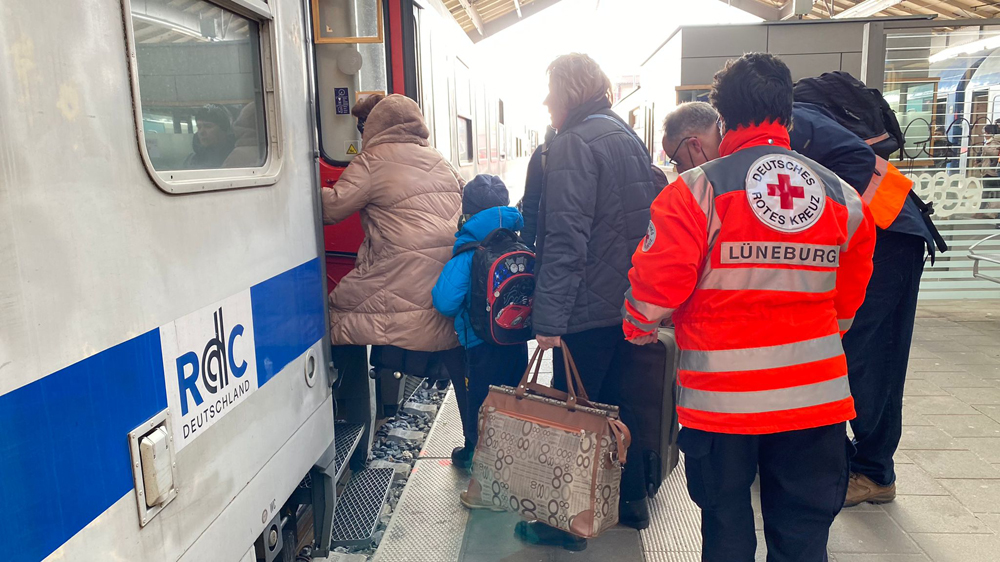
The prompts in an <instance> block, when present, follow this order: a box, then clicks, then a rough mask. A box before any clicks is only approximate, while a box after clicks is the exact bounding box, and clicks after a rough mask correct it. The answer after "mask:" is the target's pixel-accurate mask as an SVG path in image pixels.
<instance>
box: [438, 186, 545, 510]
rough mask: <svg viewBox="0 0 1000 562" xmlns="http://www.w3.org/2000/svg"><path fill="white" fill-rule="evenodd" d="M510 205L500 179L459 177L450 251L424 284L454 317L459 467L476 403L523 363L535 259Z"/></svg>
mask: <svg viewBox="0 0 1000 562" xmlns="http://www.w3.org/2000/svg"><path fill="white" fill-rule="evenodd" d="M509 204H510V196H509V195H508V193H507V186H505V185H504V183H503V181H502V180H501V179H500V178H498V177H496V176H490V175H485V174H480V175H478V176H476V177H475V178H473V179H472V181H470V182H469V183H468V184H466V186H465V191H464V192H463V194H462V216H461V218H460V219H459V230H458V233H457V234H456V235H455V236H456V238H457V239H456V241H455V246H454V250H453V256H452V258H451V260H450V261H448V263H447V264H445V266H444V270H443V271H442V272H441V275H440V276H439V277H438V280H437V283H436V284H435V285H434V289H433V290H432V291H431V294H432V296H433V298H434V308H436V309H437V310H438V312H440V313H441V314H443V315H445V316H448V317H451V318H454V319H455V331H456V332H457V333H458V339H459V342H461V344H462V346H463V347H464V348H465V350H466V351H465V352H466V365H467V367H466V375H465V384H466V388H467V389H468V398H467V401H466V411H465V412H460V413H461V415H462V416H463V417H464V418H465V419H464V420H463V424H462V425H463V428H464V430H465V445H464V446H463V447H458V448H456V449H455V450H454V451H453V452H452V454H451V458H452V464H453V465H454V466H456V467H458V468H466V469H467V468H470V467H471V466H472V454H473V451H474V450H475V448H476V441H477V440H478V431H477V430H478V416H479V408H480V407H481V406H482V405H483V402H484V401H485V400H486V395H487V394H489V390H490V385H497V386H499V385H508V386H517V385H518V383H519V382H520V381H521V375H523V374H524V371H525V369H527V368H528V345H527V341H528V340H529V339H531V299H532V293H533V291H534V286H535V280H534V261H535V258H534V254H533V253H531V251H530V250H528V248H527V247H526V246H525V245H524V244H523V243H521V242H520V240H519V239H518V237H517V235H516V234H515V231H517V230H520V229H521V228H522V227H523V226H524V220H523V219H522V218H521V213H520V212H518V210H517V209H515V208H513V207H509V206H508V205H509ZM494 281H496V285H495V286H494V285H492V283H493V282H494ZM487 286H489V289H490V290H488V291H487V290H486V289H487ZM489 310H492V311H493V312H495V314H490V313H489V312H488V311H489ZM462 503H463V504H464V505H465V506H466V507H468V508H470V509H478V508H489V507H490V506H483V505H479V503H477V502H475V501H469V500H468V499H466V497H465V496H464V494H463V497H462Z"/></svg>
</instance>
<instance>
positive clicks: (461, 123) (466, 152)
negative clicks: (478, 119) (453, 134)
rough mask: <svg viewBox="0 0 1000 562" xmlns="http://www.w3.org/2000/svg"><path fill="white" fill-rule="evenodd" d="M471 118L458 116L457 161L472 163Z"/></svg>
mask: <svg viewBox="0 0 1000 562" xmlns="http://www.w3.org/2000/svg"><path fill="white" fill-rule="evenodd" d="M472 146H473V145H472V120H471V119H469V118H468V117H459V118H458V161H459V162H460V163H462V164H471V163H472Z"/></svg>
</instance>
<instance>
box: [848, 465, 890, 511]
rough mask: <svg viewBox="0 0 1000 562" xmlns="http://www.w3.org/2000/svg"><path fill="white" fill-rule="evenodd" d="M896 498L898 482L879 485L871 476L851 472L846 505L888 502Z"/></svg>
mask: <svg viewBox="0 0 1000 562" xmlns="http://www.w3.org/2000/svg"><path fill="white" fill-rule="evenodd" d="M894 499H896V483H895V482H893V483H892V484H889V485H888V486H879V485H878V484H876V483H875V482H874V481H872V479H871V478H868V477H867V476H865V475H863V474H858V473H856V472H852V473H851V481H850V482H849V483H848V484H847V498H846V499H844V507H854V506H856V505H858V504H859V503H863V502H868V503H888V502H891V501H892V500H894Z"/></svg>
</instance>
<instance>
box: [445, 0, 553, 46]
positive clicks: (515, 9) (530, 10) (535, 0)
mask: <svg viewBox="0 0 1000 562" xmlns="http://www.w3.org/2000/svg"><path fill="white" fill-rule="evenodd" d="M558 1H559V0H444V5H445V7H446V8H448V11H449V12H451V15H452V17H453V18H455V21H457V22H458V24H459V25H461V26H462V29H464V30H465V32H466V33H467V34H468V35H469V37H470V38H471V39H472V40H473V41H476V42H478V41H481V40H483V39H485V38H487V37H489V36H490V35H493V34H495V33H497V32H498V31H501V30H503V29H506V28H508V27H510V26H512V25H514V24H515V23H517V22H518V21H520V20H522V19H524V18H526V17H529V16H531V15H532V14H536V13H538V12H540V11H542V10H544V9H545V8H548V7H549V6H551V5H553V4H555V3H556V2H558Z"/></svg>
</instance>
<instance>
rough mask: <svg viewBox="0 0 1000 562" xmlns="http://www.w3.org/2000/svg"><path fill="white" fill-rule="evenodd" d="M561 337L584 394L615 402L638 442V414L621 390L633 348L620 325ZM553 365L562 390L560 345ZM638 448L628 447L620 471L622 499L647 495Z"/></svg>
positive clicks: (556, 382)
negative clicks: (626, 455)
mask: <svg viewBox="0 0 1000 562" xmlns="http://www.w3.org/2000/svg"><path fill="white" fill-rule="evenodd" d="M562 340H563V343H564V344H565V345H566V346H568V347H569V351H570V353H571V354H572V355H573V360H574V361H575V363H576V367H577V369H579V370H580V379H581V381H582V382H583V387H584V389H586V391H587V395H588V396H589V397H590V398H591V399H593V400H597V401H598V402H603V403H605V404H611V405H614V406H618V407H619V408H620V412H619V413H620V416H621V420H622V422H623V423H624V424H625V425H626V426H628V428H629V431H630V432H631V433H632V443H633V444H635V443H638V442H639V439H637V436H636V432H637V430H638V428H639V420H638V416H637V415H636V413H635V408H634V407H633V405H632V404H631V403H630V402H629V400H628V396H626V395H624V393H623V392H622V391H621V388H622V387H621V382H622V379H623V374H622V370H621V369H622V365H624V364H626V363H627V362H626V357H628V356H629V355H630V354H631V353H633V352H634V351H635V349H636V348H635V346H634V345H632V344H630V343H628V342H627V341H625V334H624V333H622V329H621V326H611V327H608V328H595V329H593V330H587V331H584V332H577V333H575V334H566V335H564V336H563V337H562ZM552 367H553V369H552V371H553V375H552V386H554V387H555V388H556V389H558V390H562V391H564V392H565V391H566V369H565V366H564V365H563V358H562V351H561V350H560V349H556V350H555V354H554V357H553V358H552ZM637 450H638V447H636V446H632V447H629V451H628V462H627V463H625V469H624V470H623V471H622V484H621V499H623V500H625V501H635V500H640V499H642V498H645V497H646V469H645V467H644V466H643V463H642V458H641V457H642V455H641V454H634V453H635V452H636V451H637Z"/></svg>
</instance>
